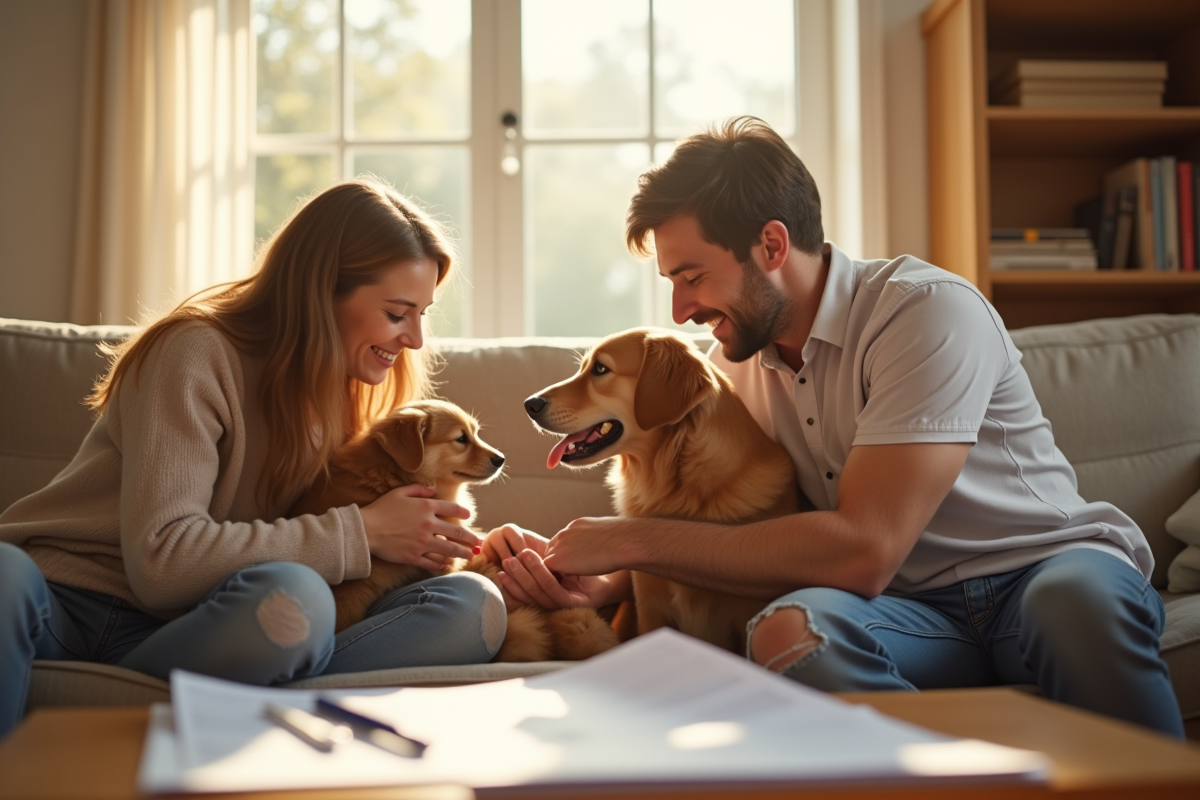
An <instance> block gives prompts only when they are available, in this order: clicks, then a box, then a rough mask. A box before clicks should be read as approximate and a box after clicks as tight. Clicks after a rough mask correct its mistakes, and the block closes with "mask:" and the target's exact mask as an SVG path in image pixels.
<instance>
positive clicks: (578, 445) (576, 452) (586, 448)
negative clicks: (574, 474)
mask: <svg viewBox="0 0 1200 800" xmlns="http://www.w3.org/2000/svg"><path fill="white" fill-rule="evenodd" d="M624 432H625V428H624V427H623V426H622V425H621V423H619V422H617V421H616V420H615V419H610V420H608V421H607V422H601V423H600V424H599V425H597V426H595V427H594V428H588V429H587V430H585V431H580V432H579V433H572V434H570V435H569V436H565V437H563V440H562V441H561V442H559V443H558V444H556V445H554V449H553V450H551V451H550V456H549V458H547V459H546V468H547V469H554V468H555V467H557V466H558V463H559V462H560V461H561V462H564V463H570V462H572V461H579V460H581V459H584V458H589V457H591V456H594V455H595V454H596V453H599V452H600V451H601V450H603V449H604V448H606V447H608V446H609V445H610V444H612V443H613V442H615V441H616V440H617V439H620V438H621V434H622V433H624Z"/></svg>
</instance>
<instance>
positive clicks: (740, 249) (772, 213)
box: [625, 117, 825, 262]
mask: <svg viewBox="0 0 1200 800" xmlns="http://www.w3.org/2000/svg"><path fill="white" fill-rule="evenodd" d="M679 215H689V216H694V217H695V218H696V221H697V222H698V223H699V224H700V231H701V233H702V234H703V235H704V238H705V240H707V241H709V242H711V243H713V244H715V245H718V246H720V247H723V248H725V249H726V250H729V251H731V252H732V253H733V255H734V257H736V258H737V260H738V261H741V262H745V261H748V260H749V259H750V248H751V246H753V245H754V244H755V243H757V242H758V240H759V234H760V233H761V232H762V227H763V225H765V224H767V223H768V222H770V221H771V220H773V219H774V220H779V221H780V222H782V223H783V224H784V226H786V227H787V231H788V236H789V237H791V243H792V246H793V247H795V248H797V249H798V250H800V251H802V252H805V253H812V254H816V253H820V252H821V247H822V245H823V244H824V241H825V234H824V231H823V230H822V228H821V197H820V194H819V193H818V192H817V184H816V182H815V181H813V179H812V175H810V174H809V172H808V169H807V168H805V166H804V164H803V163H802V162H801V161H800V158H799V157H798V156H797V155H796V154H795V153H794V152H792V148H791V147H789V146H788V144H787V142H785V141H784V140H783V139H781V138H780V136H779V134H777V133H775V131H773V130H772V129H771V127H770V126H769V125H767V123H765V122H763V121H762V120H760V119H758V118H757V117H736V118H734V119H730V120H727V121H726V122H725V123H724V124H722V125H720V126H714V127H711V128H709V129H708V130H706V131H705V132H703V133H698V134H695V135H693V136H689V137H687V138H686V139H683V140H681V141H680V142H679V144H678V145H677V146H676V148H675V152H673V153H672V154H671V157H670V158H668V159H667V160H666V162H664V163H662V164H660V165H658V166H656V167H651V168H650V169H648V170H646V171H645V172H643V173H642V174H641V176H640V177H639V178H638V190H637V192H636V193H635V194H634V195H633V199H632V200H631V201H630V203H629V213H628V214H626V216H625V243H626V245H628V247H629V249H630V251H632V252H634V253H637V254H639V255H643V256H645V255H649V254H650V249H649V247H648V246H647V244H646V237H647V235H648V234H649V233H650V231H651V230H653V229H654V228H656V227H658V226H659V225H661V224H663V223H664V222H666V221H667V220H669V219H671V218H673V217H676V216H679Z"/></svg>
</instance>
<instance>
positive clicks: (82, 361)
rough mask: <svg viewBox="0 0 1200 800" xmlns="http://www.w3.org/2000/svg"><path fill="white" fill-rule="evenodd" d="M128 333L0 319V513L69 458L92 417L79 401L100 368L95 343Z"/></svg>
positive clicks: (109, 328)
mask: <svg viewBox="0 0 1200 800" xmlns="http://www.w3.org/2000/svg"><path fill="white" fill-rule="evenodd" d="M133 330H134V329H133V328H130V327H123V326H116V325H110V326H79V325H69V324H67V323H56V322H26V321H24V320H14V319H0V511H2V510H4V509H5V508H8V507H9V506H10V505H12V504H13V502H15V501H16V500H19V499H21V498H22V497H24V496H25V495H27V494H30V493H31V492H34V491H36V490H38V489H40V488H42V487H43V486H45V485H46V484H47V483H49V482H50V479H51V478H53V477H54V476H55V475H57V474H58V473H59V471H60V470H62V468H63V467H65V466H66V465H67V463H68V462H69V461H70V460H71V459H72V458H73V457H74V456H75V451H76V450H78V449H79V443H80V442H82V441H83V437H84V436H85V435H86V434H87V432H88V429H89V428H90V427H91V426H92V419H93V418H92V412H91V410H90V409H88V408H87V406H85V405H84V404H83V399H84V398H85V397H86V396H87V395H88V394H90V393H91V391H92V386H93V384H94V383H95V381H96V378H97V377H99V376H100V375H101V374H102V373H103V372H104V370H105V367H106V366H107V360H106V358H105V356H104V355H103V354H102V353H101V352H100V350H99V348H98V345H100V344H101V343H105V342H119V341H121V340H122V339H124V338H125V337H127V336H128V335H129V334H130V333H131V332H132V331H133Z"/></svg>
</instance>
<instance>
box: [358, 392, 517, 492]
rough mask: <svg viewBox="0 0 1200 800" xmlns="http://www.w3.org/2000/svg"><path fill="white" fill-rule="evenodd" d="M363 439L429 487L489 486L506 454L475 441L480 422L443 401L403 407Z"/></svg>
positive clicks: (426, 401)
mask: <svg viewBox="0 0 1200 800" xmlns="http://www.w3.org/2000/svg"><path fill="white" fill-rule="evenodd" d="M367 436H368V438H371V439H373V440H375V441H376V442H378V443H379V445H380V446H381V447H382V448H383V449H384V451H385V452H386V453H387V454H388V455H389V456H391V458H392V460H393V461H395V462H396V464H397V465H398V466H399V467H400V469H402V470H404V471H405V472H407V473H409V474H411V475H413V476H414V477H415V478H416V479H417V480H418V481H419V482H420V483H423V484H425V485H427V486H433V485H452V484H464V483H487V482H488V481H490V480H491V479H492V478H495V477H496V476H497V475H499V474H500V469H501V467H503V466H504V454H503V453H501V452H500V451H498V450H496V449H495V448H494V447H492V446H491V445H489V444H488V443H487V442H485V441H483V440H482V439H480V438H479V422H478V421H477V420H476V419H475V418H474V417H473V416H471V415H470V414H468V413H467V412H466V411H463V410H462V409H461V408H459V407H458V406H456V405H454V404H453V403H448V402H446V401H445V400H417V401H414V402H411V403H407V404H405V405H403V406H401V407H400V408H398V409H396V410H395V411H393V412H392V413H391V414H389V415H388V416H386V417H384V418H383V419H381V420H379V421H377V422H376V423H375V424H374V425H372V426H371V429H370V431H368V433H367Z"/></svg>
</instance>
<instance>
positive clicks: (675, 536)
mask: <svg viewBox="0 0 1200 800" xmlns="http://www.w3.org/2000/svg"><path fill="white" fill-rule="evenodd" d="M627 522H628V525H627V527H626V529H625V530H624V531H623V532H622V535H621V539H622V540H623V541H622V546H621V547H619V550H618V552H620V553H621V555H620V556H619V558H621V559H622V564H621V565H622V566H627V567H629V568H630V569H636V570H640V571H643V572H649V573H652V574H655V575H661V576H662V577H664V578H669V579H671V580H675V581H679V582H680V583H687V584H691V585H693V586H700V587H703V588H707V589H712V590H715V591H720V592H725V593H728V594H733V595H738V596H741V597H753V598H762V599H768V600H769V599H773V598H776V597H779V596H781V595H784V594H787V593H788V592H791V591H794V590H796V589H800V588H804V587H807V586H830V587H833V588H837V589H844V590H846V591H851V592H855V593H858V594H863V595H866V596H873V595H875V594H878V592H879V591H881V590H882V588H883V586H882V585H883V584H886V582H887V581H886V580H881V577H880V563H879V559H878V557H877V553H876V550H877V548H875V547H873V546H872V545H871V541H870V537H869V535H868V534H867V533H866V532H864V531H856V530H853V529H852V528H851V527H850V526H849V525H848V524H847V523H846V522H845V521H844V520H842V519H840V518H839V517H838V515H837V513H836V512H829V511H813V512H807V513H804V514H794V515H791V516H787V517H780V518H777V519H771V520H764V521H762V522H756V523H751V524H749V525H741V526H726V525H715V524H710V523H697V522H686V521H677V520H661V519H629V520H627ZM887 578H888V579H890V575H888V576H887Z"/></svg>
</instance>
